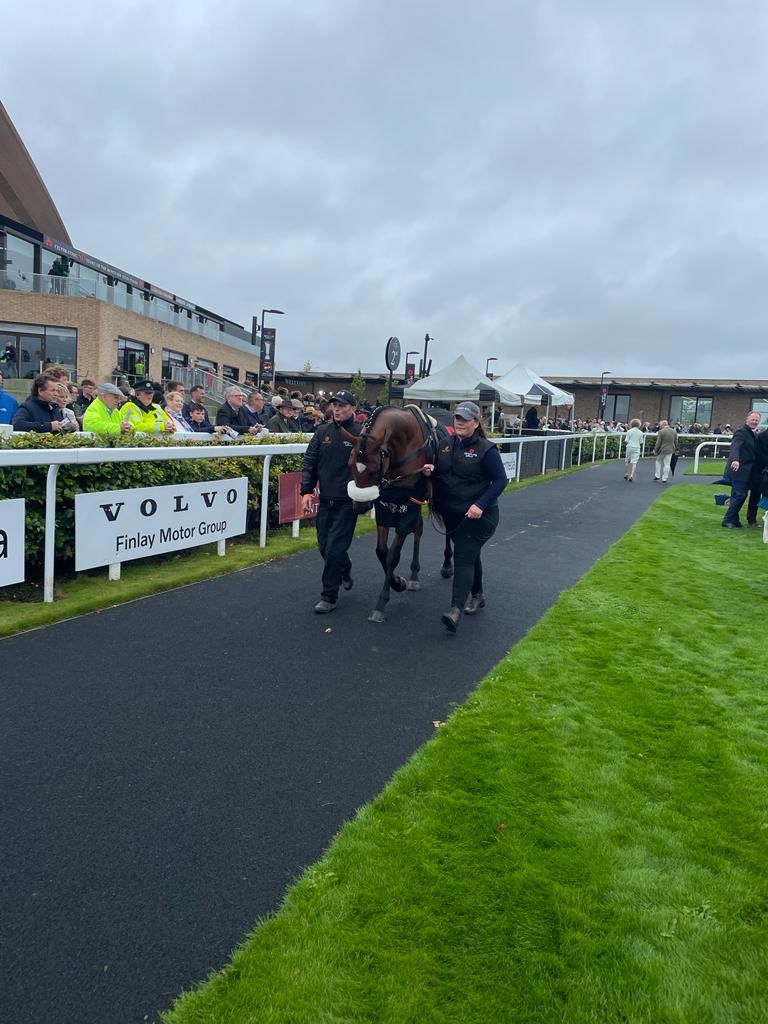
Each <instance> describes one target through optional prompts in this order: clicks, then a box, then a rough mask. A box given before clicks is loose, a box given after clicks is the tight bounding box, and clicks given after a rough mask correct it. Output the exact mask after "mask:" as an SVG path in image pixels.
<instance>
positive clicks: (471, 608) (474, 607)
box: [464, 594, 485, 615]
mask: <svg viewBox="0 0 768 1024" xmlns="http://www.w3.org/2000/svg"><path fill="white" fill-rule="evenodd" d="M480 608H485V598H484V597H483V595H482V594H472V595H471V596H470V598H469V600H468V601H467V603H466V604H465V605H464V614H465V615H474V614H475V612H476V611H478V609H480Z"/></svg>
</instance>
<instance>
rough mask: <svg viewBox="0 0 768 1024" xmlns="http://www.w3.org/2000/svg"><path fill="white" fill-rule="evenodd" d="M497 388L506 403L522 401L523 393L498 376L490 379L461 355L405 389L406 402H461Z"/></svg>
mask: <svg viewBox="0 0 768 1024" xmlns="http://www.w3.org/2000/svg"><path fill="white" fill-rule="evenodd" d="M486 389H487V390H489V391H496V392H498V395H499V399H500V401H501V403H502V404H503V405H520V404H521V403H522V400H523V395H522V394H520V393H519V392H514V391H510V389H509V388H507V387H505V386H504V385H503V384H501V382H500V381H498V380H491V379H490V378H489V377H486V376H485V374H484V373H482V372H481V371H480V370H478V369H477V368H476V367H474V366H472V364H471V363H468V362H467V360H466V359H465V358H464V356H459V357H458V359H456V360H454V362H452V363H451V365H450V366H446V367H445V368H444V369H442V370H438V371H437V373H433V374H430V376H429V377H424V379H423V380H418V381H416V382H415V383H414V384H411V385H410V387H407V388H406V389H405V391H404V393H403V400H404V401H405V402H461V401H462V400H463V399H466V398H469V399H474V400H475V401H478V399H479V397H480V392H481V391H485V390H486Z"/></svg>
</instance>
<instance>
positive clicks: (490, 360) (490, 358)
mask: <svg viewBox="0 0 768 1024" xmlns="http://www.w3.org/2000/svg"><path fill="white" fill-rule="evenodd" d="M498 361H499V360H498V359H497V357H496V356H488V358H487V359H486V360H485V376H486V377H488V378H489V379H490V380H493V377H491V375H490V374H489V373H488V366H489V365H490V363H498Z"/></svg>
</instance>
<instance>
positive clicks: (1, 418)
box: [0, 370, 19, 423]
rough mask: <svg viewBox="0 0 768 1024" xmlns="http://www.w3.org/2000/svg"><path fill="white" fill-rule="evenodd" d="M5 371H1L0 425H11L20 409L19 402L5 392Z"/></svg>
mask: <svg viewBox="0 0 768 1024" xmlns="http://www.w3.org/2000/svg"><path fill="white" fill-rule="evenodd" d="M4 383H5V381H4V380H3V371H2V370H0V423H10V422H11V420H12V419H13V414H14V413H15V412H16V410H17V409H18V408H19V403H18V401H17V400H16V399H15V398H14V397H13V395H9V394H8V392H7V391H5V390H4V388H3V385H4Z"/></svg>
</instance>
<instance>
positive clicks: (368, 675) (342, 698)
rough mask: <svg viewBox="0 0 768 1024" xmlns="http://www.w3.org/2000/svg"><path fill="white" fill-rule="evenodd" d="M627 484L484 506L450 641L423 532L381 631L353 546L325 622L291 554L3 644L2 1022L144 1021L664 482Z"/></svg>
mask: <svg viewBox="0 0 768 1024" xmlns="http://www.w3.org/2000/svg"><path fill="white" fill-rule="evenodd" d="M640 470H641V474H642V475H643V476H645V478H646V479H645V481H644V482H643V481H641V482H639V483H635V484H633V485H631V486H629V485H627V484H625V483H624V482H623V480H622V479H621V474H622V468H621V465H620V464H618V463H614V464H609V465H606V466H598V467H596V468H593V469H586V470H584V471H582V472H579V473H574V474H572V475H570V476H566V477H564V478H561V479H559V480H555V481H550V482H547V483H544V484H541V485H533V486H531V487H528V488H526V489H525V490H521V491H519V492H516V493H512V494H510V495H507V496H506V497H504V498H502V500H501V522H500V525H499V529H498V531H497V532H496V535H495V536H494V538H493V540H492V541H491V542H490V543H489V544H488V545H487V546H486V548H485V554H484V563H485V566H486V571H485V575H486V591H485V592H486V595H487V598H488V607H487V608H486V609H484V610H483V611H481V612H480V613H479V614H478V615H476V616H475V617H474V618H473V619H471V620H470V619H466V620H465V621H464V622H463V623H462V625H461V628H460V631H459V634H458V635H457V636H455V637H452V636H449V635H447V634H446V633H445V632H444V630H443V628H442V627H441V625H440V622H439V618H440V613H441V612H442V611H444V610H446V608H447V606H448V604H449V597H450V583H449V582H447V581H444V580H442V579H441V578H440V574H439V567H440V562H441V554H440V553H441V551H442V541H443V538H442V537H441V536H440V535H439V534H438V533H437V532H436V531H435V530H433V529H432V527H431V526H430V525H427V527H426V529H425V534H424V537H425V543H424V547H423V554H422V566H423V567H424V569H423V572H422V581H423V588H424V589H422V590H421V591H420V592H418V593H406V594H402V595H399V594H393V596H392V600H391V601H390V604H389V608H388V612H387V614H388V621H387V622H386V623H385V624H384V625H375V624H373V623H369V622H368V621H367V615H368V612H369V610H370V609H371V608H372V607H373V606H374V604H375V598H376V595H377V593H378V590H379V589H380V586H381V573H380V568H379V565H378V563H377V562H376V560H375V555H374V550H373V549H374V537H373V535H369V536H366V537H362V538H360V539H358V540H356V541H354V542H353V546H352V549H351V555H352V561H353V566H354V570H353V571H354V576H355V581H356V582H355V587H354V589H353V590H352V591H351V592H350V593H349V594H342V597H341V600H340V602H339V607H338V609H337V611H336V612H334V613H333V614H332V615H330V616H317V615H313V614H312V606H313V604H314V602H315V600H317V597H318V596H319V578H320V565H321V563H320V558H319V556H318V555H317V553H316V552H315V551H312V552H307V553H305V554H303V555H299V556H297V557H295V558H289V559H283V560H280V561H276V562H274V563H270V564H267V565H262V566H258V567H256V568H254V569H249V570H247V571H245V572H241V573H236V574H232V575H229V576H225V577H221V578H219V579H215V580H210V581H208V582H205V583H198V584H195V585H193V586H190V587H186V588H183V589H181V590H176V591H172V592H170V593H166V594H161V595H158V596H156V597H152V598H147V599H144V600H141V601H136V602H134V603H132V604H127V605H123V606H122V607H120V608H114V609H110V610H106V611H103V612H102V613H101V614H98V615H87V616H83V617H81V618H78V619H74V620H71V621H69V622H63V623H60V624H58V625H54V626H50V627H48V628H46V629H42V630H37V631H34V632H30V633H27V634H24V635H21V636H17V637H12V638H10V639H7V640H2V641H0V666H1V670H0V676H1V677H2V681H1V682H0V770H1V771H2V776H1V777H2V787H1V788H0V800H2V844H1V846H0V890H1V893H2V896H1V899H2V904H1V905H0V956H1V957H2V963H0V1021H3V1022H6V1021H7V1022H8V1024H43V1022H45V1024H48V1022H50V1024H136V1022H143V1021H154V1020H156V1019H157V1014H158V1011H159V1010H162V1009H167V1008H168V1007H169V1006H170V1005H171V1004H172V1002H173V1000H174V998H175V997H176V996H177V995H178V993H179V992H180V990H181V989H182V988H188V987H191V986H193V985H195V984H196V983H197V982H199V981H201V980H202V979H204V978H205V977H206V976H207V974H208V973H209V972H210V971H211V970H212V969H213V968H217V967H220V966H221V965H223V964H224V963H225V962H226V961H227V960H228V958H229V956H230V953H231V951H232V949H233V947H234V946H235V945H236V944H237V943H238V942H240V941H241V940H242V939H243V937H244V936H245V935H246V933H247V932H248V931H249V930H250V928H251V927H252V926H253V924H254V922H255V921H256V919H257V917H258V916H259V915H265V914H268V913H270V912H271V911H273V910H274V909H275V908H276V907H277V905H278V903H279V901H280V898H281V895H282V893H283V892H284V890H285V887H286V886H287V885H288V884H289V883H290V882H291V880H292V879H294V878H295V877H296V876H297V875H298V874H299V872H301V870H302V868H304V867H305V866H306V865H308V864H310V863H311V862H312V861H314V860H315V859H316V858H317V857H318V855H319V854H321V853H322V851H323V849H324V848H325V847H326V846H327V845H328V842H329V841H330V839H331V838H332V836H333V835H334V833H335V832H336V831H337V829H338V828H339V826H340V825H341V824H342V822H344V821H345V820H346V819H348V818H349V817H350V816H351V815H352V814H354V812H355V810H356V809H357V808H358V807H360V806H361V804H364V803H365V802H366V801H368V800H369V799H371V798H372V797H373V796H374V795H375V794H376V793H377V792H378V791H379V790H380V789H381V788H382V786H383V785H384V784H385V783H386V782H387V780H388V779H389V777H390V776H391V774H392V773H393V771H394V770H395V769H396V768H397V767H398V766H399V765H401V764H402V763H403V762H404V761H405V760H406V759H407V758H408V757H409V756H410V755H411V754H412V753H413V752H414V751H415V750H416V749H417V748H418V747H419V746H420V745H421V744H422V743H423V742H424V741H425V740H426V739H428V738H429V736H430V735H431V734H432V732H433V726H432V721H433V719H444V718H446V717H447V716H448V715H449V714H450V711H451V704H452V702H460V701H463V700H464V699H465V697H466V696H467V694H468V693H469V692H470V691H471V690H472V689H474V687H475V686H476V685H477V683H478V681H479V680H480V679H482V678H483V677H484V676H485V675H486V674H487V672H488V671H489V669H490V668H491V667H492V666H493V665H495V664H496V663H497V662H498V661H499V660H500V659H501V658H503V657H504V655H505V654H506V652H507V651H508V650H509V648H510V647H511V646H512V645H513V644H514V643H515V642H516V641H517V640H519V639H520V638H521V637H522V636H523V635H524V634H525V633H526V631H527V630H528V629H529V628H530V626H532V625H533V624H534V623H535V622H536V621H537V619H539V617H540V616H541V615H542V613H543V612H544V611H545V610H546V609H547V608H548V607H549V606H550V605H552V604H553V603H554V602H555V601H556V600H557V597H558V595H559V593H560V592H561V591H562V590H564V589H566V588H568V587H570V586H572V585H573V584H574V583H575V582H576V581H577V580H578V579H579V577H580V576H582V574H583V573H584V572H585V571H586V570H588V569H589V568H590V566H591V565H592V564H593V563H594V561H595V560H596V559H597V558H598V557H599V556H600V555H602V554H603V553H604V552H605V551H606V550H607V549H608V548H609V547H610V545H611V544H612V543H613V542H614V541H615V540H617V539H618V538H619V537H620V536H621V535H622V534H623V533H624V532H625V531H626V530H627V529H628V528H629V527H630V526H631V525H632V523H633V522H634V521H635V520H636V519H637V518H638V517H639V516H640V515H641V514H642V513H643V512H644V511H645V509H646V508H647V507H648V505H649V504H650V503H651V502H652V501H653V500H654V498H655V497H656V496H657V495H658V494H659V493H660V491H661V489H662V488H661V486H660V485H659V484H654V483H653V482H651V481H650V480H648V479H647V478H648V476H649V475H650V471H651V467H650V466H649V465H647V464H641V467H640ZM406 551H407V552H408V558H410V541H409V542H408V544H407V547H406ZM115 587H116V588H118V587H119V584H115ZM329 627H330V628H331V630H332V632H330V633H326V632H325V630H326V629H327V628H329Z"/></svg>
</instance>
